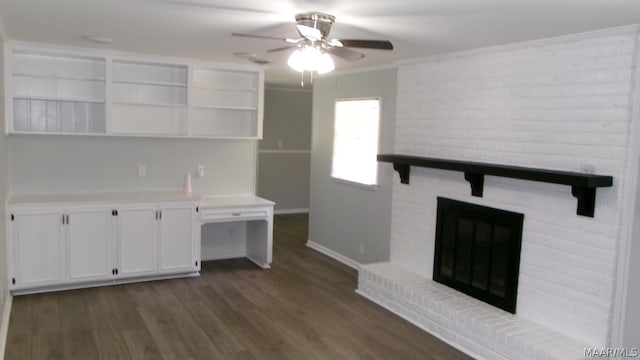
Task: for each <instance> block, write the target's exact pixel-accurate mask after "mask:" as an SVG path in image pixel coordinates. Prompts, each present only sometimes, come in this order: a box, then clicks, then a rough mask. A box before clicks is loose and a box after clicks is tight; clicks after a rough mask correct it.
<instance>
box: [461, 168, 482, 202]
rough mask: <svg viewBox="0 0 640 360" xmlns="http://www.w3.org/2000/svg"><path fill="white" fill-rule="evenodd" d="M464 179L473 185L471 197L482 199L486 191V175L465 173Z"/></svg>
mask: <svg viewBox="0 0 640 360" xmlns="http://www.w3.org/2000/svg"><path fill="white" fill-rule="evenodd" d="M464 179H465V180H467V181H468V182H469V184H470V185H471V195H473V196H477V197H482V191H483V190H484V174H478V173H472V172H468V171H465V172H464Z"/></svg>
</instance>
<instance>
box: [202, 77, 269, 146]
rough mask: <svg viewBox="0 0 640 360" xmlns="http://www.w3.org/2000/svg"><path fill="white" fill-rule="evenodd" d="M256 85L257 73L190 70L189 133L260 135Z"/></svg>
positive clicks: (259, 101)
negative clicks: (191, 78)
mask: <svg viewBox="0 0 640 360" xmlns="http://www.w3.org/2000/svg"><path fill="white" fill-rule="evenodd" d="M260 84H261V79H260V74H259V73H257V72H249V71H229V70H221V69H208V68H196V69H194V71H193V88H192V98H193V102H192V105H193V110H192V134H193V135H194V136H213V137H249V138H260V137H262V131H261V130H262V129H261V126H260V123H261V121H260V120H259V119H260V118H261V103H262V99H261V90H260Z"/></svg>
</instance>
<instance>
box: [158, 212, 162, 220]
mask: <svg viewBox="0 0 640 360" xmlns="http://www.w3.org/2000/svg"><path fill="white" fill-rule="evenodd" d="M158 214H160V216H159V219H160V220H162V210H159V211H158Z"/></svg>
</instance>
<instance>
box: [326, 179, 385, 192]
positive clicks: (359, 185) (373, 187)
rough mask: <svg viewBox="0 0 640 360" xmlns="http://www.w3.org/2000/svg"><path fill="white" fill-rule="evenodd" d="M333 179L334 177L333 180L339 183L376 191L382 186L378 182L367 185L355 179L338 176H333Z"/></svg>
mask: <svg viewBox="0 0 640 360" xmlns="http://www.w3.org/2000/svg"><path fill="white" fill-rule="evenodd" d="M331 179H333V181H335V182H336V183H338V184H344V185H348V186H351V187H354V188H358V189H364V190H369V191H376V190H378V189H379V188H380V185H378V184H372V185H366V184H362V183H359V182H355V181H349V180H344V179H339V178H336V177H333V176H332V177H331Z"/></svg>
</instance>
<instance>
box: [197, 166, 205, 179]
mask: <svg viewBox="0 0 640 360" xmlns="http://www.w3.org/2000/svg"><path fill="white" fill-rule="evenodd" d="M196 173H197V174H198V177H200V178H202V177H204V165H198V166H197V167H196Z"/></svg>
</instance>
